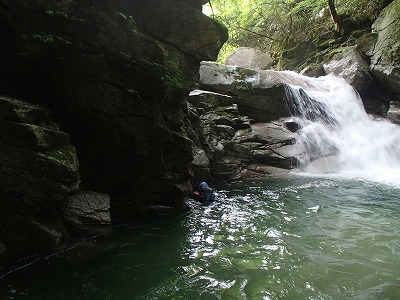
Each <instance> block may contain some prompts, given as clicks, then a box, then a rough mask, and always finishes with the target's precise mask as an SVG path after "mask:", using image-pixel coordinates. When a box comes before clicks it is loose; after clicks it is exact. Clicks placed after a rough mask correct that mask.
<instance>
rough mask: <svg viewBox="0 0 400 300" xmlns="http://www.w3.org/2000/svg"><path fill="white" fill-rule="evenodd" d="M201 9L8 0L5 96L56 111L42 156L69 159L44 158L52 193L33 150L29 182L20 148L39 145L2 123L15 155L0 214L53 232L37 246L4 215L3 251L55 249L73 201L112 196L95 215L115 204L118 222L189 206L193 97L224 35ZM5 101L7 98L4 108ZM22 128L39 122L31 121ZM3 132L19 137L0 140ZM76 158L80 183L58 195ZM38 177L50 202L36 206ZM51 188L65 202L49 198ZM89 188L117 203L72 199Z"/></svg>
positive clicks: (1, 174) (2, 30) (146, 2)
mask: <svg viewBox="0 0 400 300" xmlns="http://www.w3.org/2000/svg"><path fill="white" fill-rule="evenodd" d="M202 2H204V1H198V0H192V1H189V0H186V1H177V0H176V1H168V0H165V1H161V0H138V1H128V0H126V1H124V0H117V1H111V0H110V1H108V0H102V1H86V0H85V1H84V0H78V1H69V0H64V1H50V2H49V1H41V0H29V1H22V0H13V1H9V0H0V36H1V39H2V43H1V44H2V47H0V70H1V72H0V94H3V95H7V96H8V97H12V98H18V99H19V101H17V102H18V103H30V105H28V106H27V107H29V108H32V107H38V109H39V110H42V109H43V111H51V113H52V116H53V117H52V120H51V122H52V124H58V127H59V128H60V131H59V132H58V133H57V135H56V136H57V137H58V139H59V140H57V141H58V142H59V144H54V145H51V146H52V147H53V148H49V149H47V148H46V149H45V150H46V151H58V150H59V149H61V148H62V149H64V150H63V151H67V150H68V151H67V152H63V153H61V154H65V157H56V158H53V157H52V156H48V157H47V158H46V159H47V160H50V161H51V163H54V164H55V161H56V162H58V163H59V164H60V166H59V167H58V165H55V167H54V168H53V169H49V170H48V172H49V173H51V174H50V175H51V176H56V177H57V178H56V179H54V182H55V183H54V186H52V185H51V186H50V187H49V186H48V185H47V181H46V180H44V179H47V178H48V176H50V175H49V174H43V175H42V174H41V172H42V170H43V169H44V168H47V167H45V165H46V164H45V161H44V160H45V159H41V158H40V157H41V156H40V155H41V151H42V149H41V148H40V149H35V151H36V152H34V153H33V154H31V156H34V157H36V156H39V158H38V159H37V161H34V164H33V166H32V168H30V169H29V172H30V174H29V176H28V175H27V172H26V170H27V169H26V161H25V160H28V161H29V162H31V159H30V158H29V156H25V155H23V154H19V150H21V151H22V153H25V152H24V147H26V148H32V147H33V148H34V147H35V145H34V144H33V143H34V141H33V140H34V138H32V139H26V140H24V143H25V144H26V145H25V144H24V145H21V140H22V139H24V136H23V135H21V134H20V132H22V131H20V130H15V131H13V132H12V131H8V128H9V127H10V128H11V125H10V124H9V122H10V121H12V122H14V123H15V122H16V121H15V120H10V119H7V118H5V117H4V116H3V115H2V116H1V117H2V118H4V120H5V121H2V122H1V126H2V129H1V130H2V131H1V132H2V134H1V135H0V146H1V149H2V150H1V151H2V153H5V154H7V155H8V156H10V158H7V160H6V161H5V159H4V158H3V159H2V160H1V168H0V178H3V179H4V178H7V181H4V182H7V184H1V185H0V195H1V197H0V204H1V205H2V207H3V211H4V212H10V216H11V215H15V216H18V218H20V219H22V220H27V219H30V220H31V222H30V224H33V223H34V224H37V227H38V228H46V229H43V230H42V232H46V231H47V232H48V234H47V235H46V234H45V233H44V236H46V237H49V236H50V237H51V236H53V238H51V242H49V243H43V242H41V241H39V240H37V243H36V244H35V245H33V244H32V240H33V239H35V238H34V237H33V233H32V232H30V231H27V230H26V227H29V225H27V224H26V225H24V226H23V227H22V226H20V227H18V226H14V225H16V224H19V223H18V220H14V219H12V218H11V219H5V218H2V224H1V226H2V227H3V229H4V230H2V231H0V243H1V244H3V246H2V247H0V248H1V249H8V250H9V251H10V252H15V251H17V252H18V251H20V252H21V251H29V250H32V249H33V250H34V249H40V248H41V247H43V246H46V247H47V246H49V245H54V244H56V243H58V242H59V241H60V240H61V239H62V238H63V237H65V236H66V232H65V228H64V227H65V226H64V224H63V222H64V218H63V216H62V213H61V211H62V210H63V207H64V206H65V205H66V204H67V203H69V205H68V217H69V219H70V220H71V219H73V218H72V217H71V208H73V207H79V205H76V201H77V200H76V199H85V201H86V199H91V201H98V199H105V200H104V201H105V203H104V205H92V206H91V207H107V203H106V202H107V201H109V202H110V203H111V219H112V220H113V221H114V222H115V221H118V220H121V219H123V218H126V217H129V216H130V215H131V213H133V212H136V213H137V212H138V211H143V210H149V209H151V208H152V207H159V206H160V205H163V206H174V207H177V206H180V205H182V203H183V201H182V199H183V195H184V194H185V193H187V191H188V190H189V189H190V188H191V186H190V183H189V179H190V164H191V161H192V160H193V153H192V141H191V140H190V139H189V138H188V136H187V133H186V131H185V123H186V122H187V117H188V112H187V104H186V98H185V97H186V95H187V94H188V91H189V90H190V89H191V87H192V86H193V85H194V83H195V82H196V81H197V79H198V68H199V62H200V60H203V59H207V60H213V59H216V55H217V53H218V51H219V48H220V47H221V46H222V44H223V43H224V41H225V40H226V39H227V32H226V29H225V28H223V27H222V26H221V25H219V24H218V23H216V22H214V21H212V20H211V19H209V18H208V17H206V16H204V15H203V14H202V13H201V11H200V10H199V8H201V4H203V3H202ZM188 4H189V5H188ZM12 101H14V100H12ZM12 101H11V102H12ZM5 103H7V104H5ZM9 103H10V101H9V100H7V101H0V111H3V110H4V109H5V108H4V107H6V106H5V105H10V104H9ZM21 105H22V104H21ZM18 122H20V123H21V124H22V127H24V128H25V127H27V128H31V127H34V126H36V124H35V123H34V122H33V121H32V120H30V119H27V120H22V121H18ZM14 123H13V124H12V126H14V127H17V126H16V125H15V124H14ZM54 126H55V125H54ZM6 130H7V132H9V135H11V136H8V135H5V134H3V132H5V131H6ZM35 130H36V129H35ZM52 130H53V131H54V130H55V129H52ZM39 131H41V132H42V131H43V132H44V133H46V134H47V131H46V130H45V129H40V130H39ZM27 135H28V134H27ZM31 135H35V134H34V133H31ZM37 139H38V140H39V138H37ZM43 143H44V142H43ZM63 147H64V148H63ZM15 149H17V150H18V151H15ZM57 153H58V152H57ZM20 156H21V157H22V156H23V157H24V158H25V160H22V159H19V157H20ZM56 159H57V160H56ZM63 159H65V161H63ZM32 160H33V158H32ZM53 160H54V161H53ZM69 160H73V161H74V162H75V165H73V166H74V167H75V169H74V168H73V167H72V166H69V167H70V169H68V170H70V171H71V172H72V173H73V174H71V176H72V175H73V176H74V177H73V176H72V178H73V179H71V182H69V184H70V185H69V186H68V187H66V188H65V189H62V190H61V191H59V190H57V189H56V187H57V186H58V185H60V184H63V183H64V181H65V180H67V179H66V177H65V174H64V173H63V172H62V168H63V167H64V164H67V163H68V162H70V161H69ZM42 162H43V165H42V164H41V163H42ZM78 164H79V171H78ZM59 168H60V169H59ZM12 170H23V172H16V171H14V172H13V171H12ZM71 176H70V177H71ZM70 177H68V178H70ZM33 178H34V180H35V182H36V181H37V182H39V184H38V185H37V187H36V189H37V193H38V194H40V195H42V194H45V196H43V199H45V201H37V202H34V201H32V200H31V199H32V198H35V197H36V194H33V190H32V185H33V182H32V183H30V182H29V180H33ZM50 178H53V177H50ZM25 181H27V182H28V183H29V184H30V186H28V183H27V184H25ZM53 189H56V191H57V195H56V196H57V197H56V196H55V195H54V193H50V192H49V191H52V190H53ZM84 191H89V192H88V194H89V195H91V193H92V192H90V191H93V193H100V194H102V195H109V198H108V196H107V197H78V198H77V197H76V196H74V195H75V194H76V193H79V194H81V193H84ZM35 199H36V198H35ZM41 199H42V198H41ZM68 199H72V200H68ZM96 199H97V200H96ZM82 201H83V200H82ZM38 202H39V203H40V205H39V204H37V203H38ZM15 203H19V205H15ZM51 203H56V204H54V205H52V204H51ZM89 206H90V205H89ZM80 207H82V206H80ZM101 213H104V211H101ZM72 214H73V213H72ZM39 215H40V216H41V217H42V218H39V217H38V216H39ZM50 215H51V216H52V217H50ZM53 216H54V218H53ZM107 218H109V217H108V216H105V219H104V218H103V219H102V220H103V221H104V220H107ZM92 219H93V220H95V219H96V217H95V218H92ZM43 220H46V224H45V223H44V222H43ZM81 221H82V220H78V221H76V222H75V223H78V224H79V223H80V222H81ZM100 223H101V222H100ZM45 225H46V226H45ZM13 226H14V229H13V231H12V232H7V228H12V227H13ZM17 227H18V228H17ZM47 228H48V230H47ZM53 233H54V234H53ZM14 242H15V243H14ZM13 243H14V244H15V245H17V246H15V247H11V246H10V245H12V244H13ZM11 248H12V249H11Z"/></svg>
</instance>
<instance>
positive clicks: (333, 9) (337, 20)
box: [328, 0, 344, 36]
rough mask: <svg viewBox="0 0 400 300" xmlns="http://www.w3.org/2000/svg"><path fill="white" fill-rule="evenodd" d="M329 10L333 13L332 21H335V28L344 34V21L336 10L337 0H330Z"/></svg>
mask: <svg viewBox="0 0 400 300" xmlns="http://www.w3.org/2000/svg"><path fill="white" fill-rule="evenodd" d="M328 6H329V12H330V13H331V17H332V21H333V23H335V30H336V31H337V32H338V33H339V35H340V36H342V35H343V33H344V32H343V27H342V21H341V20H340V17H339V15H338V13H337V11H336V7H335V0H328Z"/></svg>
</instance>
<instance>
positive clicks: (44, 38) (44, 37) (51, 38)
mask: <svg viewBox="0 0 400 300" xmlns="http://www.w3.org/2000/svg"><path fill="white" fill-rule="evenodd" d="M33 38H34V39H36V40H39V41H41V42H43V43H46V44H53V43H55V42H60V43H62V44H66V45H71V44H72V43H71V42H70V41H69V40H68V39H66V38H64V37H62V36H55V35H52V34H47V33H44V32H41V33H37V34H34V35H33Z"/></svg>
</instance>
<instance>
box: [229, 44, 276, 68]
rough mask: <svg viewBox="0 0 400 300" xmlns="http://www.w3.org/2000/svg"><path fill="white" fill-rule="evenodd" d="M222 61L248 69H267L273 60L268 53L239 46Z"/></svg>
mask: <svg viewBox="0 0 400 300" xmlns="http://www.w3.org/2000/svg"><path fill="white" fill-rule="evenodd" d="M224 63H225V65H231V66H238V67H242V68H248V69H256V70H267V69H269V68H270V67H271V66H272V64H273V60H272V58H271V57H270V56H269V55H268V54H266V53H264V52H262V51H260V50H257V49H254V48H249V47H240V48H238V49H236V50H235V51H233V52H231V53H230V54H228V56H227V57H226V59H225V62H224Z"/></svg>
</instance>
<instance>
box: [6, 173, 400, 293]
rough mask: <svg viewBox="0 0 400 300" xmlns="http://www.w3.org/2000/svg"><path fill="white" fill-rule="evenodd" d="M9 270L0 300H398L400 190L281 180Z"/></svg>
mask: <svg viewBox="0 0 400 300" xmlns="http://www.w3.org/2000/svg"><path fill="white" fill-rule="evenodd" d="M215 189H216V190H217V192H218V201H217V202H215V203H213V204H211V205H209V206H202V205H199V204H198V203H195V202H189V206H190V207H191V209H190V210H189V211H188V212H186V213H182V214H179V215H176V216H170V217H166V218H160V219H158V220H157V221H154V222H151V223H148V224H144V225H141V226H136V227H132V226H131V227H120V228H115V229H114V230H113V233H108V234H104V235H100V236H97V237H93V238H91V239H88V240H87V241H84V242H82V243H80V244H76V245H74V247H72V248H71V249H69V250H63V251H61V252H58V253H55V254H52V255H48V256H38V257H31V258H27V259H25V260H23V261H21V262H19V263H18V264H17V265H15V266H12V267H10V266H8V267H4V266H3V267H2V268H1V269H0V271H1V273H0V276H1V275H2V278H1V279H0V284H1V292H0V299H117V300H119V299H400V218H399V215H400V200H399V195H400V190H399V188H398V187H395V186H390V185H385V184H380V183H373V182H368V181H362V180H347V179H335V178H317V177H315V178H311V177H301V176H288V177H276V178H269V179H265V180H253V181H243V182H235V183H229V184H224V185H223V184H220V185H218V186H215Z"/></svg>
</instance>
